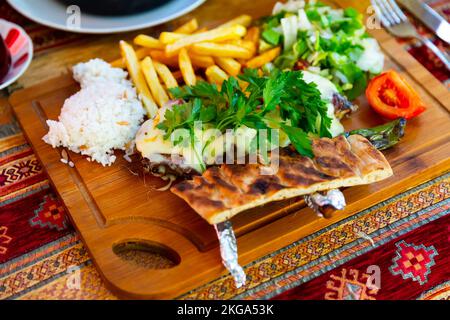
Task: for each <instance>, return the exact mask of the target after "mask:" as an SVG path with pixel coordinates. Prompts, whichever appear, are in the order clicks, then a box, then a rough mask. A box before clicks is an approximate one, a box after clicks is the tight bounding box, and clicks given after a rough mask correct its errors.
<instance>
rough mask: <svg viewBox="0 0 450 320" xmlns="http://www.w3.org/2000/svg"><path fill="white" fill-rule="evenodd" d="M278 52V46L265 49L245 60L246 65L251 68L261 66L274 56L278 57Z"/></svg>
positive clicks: (279, 50)
mask: <svg viewBox="0 0 450 320" xmlns="http://www.w3.org/2000/svg"><path fill="white" fill-rule="evenodd" d="M280 52H281V49H280V47H276V48H273V49H270V50H268V51H265V52H264V53H262V54H260V55H259V56H256V57H254V58H253V59H251V60H249V61H247V64H246V67H247V68H251V69H255V68H259V67H262V66H263V65H265V64H266V63H269V62H271V61H273V60H274V59H275V58H276V57H278V56H279V55H280Z"/></svg>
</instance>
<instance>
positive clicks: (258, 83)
mask: <svg viewBox="0 0 450 320" xmlns="http://www.w3.org/2000/svg"><path fill="white" fill-rule="evenodd" d="M239 79H240V80H241V81H243V82H246V83H247V84H248V86H247V87H246V89H245V90H243V89H242V88H241V87H240V85H239V81H238V79H236V78H234V77H230V78H229V79H228V80H227V81H224V82H223V84H222V87H221V89H220V90H219V89H218V88H217V86H216V85H214V84H210V83H207V82H199V83H198V84H197V85H195V86H185V87H182V88H174V89H171V93H172V95H173V96H174V97H175V98H176V99H182V100H183V101H184V103H183V104H180V105H175V106H173V108H172V109H169V110H167V111H166V113H165V119H164V120H163V121H162V122H161V123H160V124H158V128H159V129H161V130H163V131H165V136H164V138H165V139H168V138H169V137H170V136H171V134H172V133H173V132H174V131H175V130H176V129H181V128H183V129H188V130H189V132H191V134H192V135H195V132H194V123H195V122H196V121H201V122H202V123H203V125H206V124H207V125H209V126H210V127H214V128H216V129H218V130H220V131H222V132H225V130H227V129H237V128H239V127H241V126H243V125H245V126H247V127H249V128H253V129H256V130H257V129H269V128H280V130H282V131H283V132H284V133H285V134H286V135H287V136H288V137H289V140H290V141H291V143H292V144H293V146H294V147H295V148H296V150H297V151H298V152H299V153H300V154H301V155H304V156H307V157H312V156H313V153H312V146H311V139H312V138H314V137H331V133H330V126H331V119H330V118H329V117H328V116H327V105H326V102H325V101H323V100H322V98H321V93H320V91H319V90H318V89H317V86H316V85H315V84H314V83H306V82H305V81H304V80H303V74H302V72H301V71H279V70H277V69H275V70H273V71H272V72H271V73H270V74H269V75H262V76H261V75H259V74H258V71H257V70H253V69H246V70H245V71H244V73H243V74H242V75H240V76H239ZM274 112H278V113H279V115H280V116H279V117H276V118H274V117H273V116H272V115H273V113H274Z"/></svg>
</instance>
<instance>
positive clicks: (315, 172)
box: [171, 135, 392, 224]
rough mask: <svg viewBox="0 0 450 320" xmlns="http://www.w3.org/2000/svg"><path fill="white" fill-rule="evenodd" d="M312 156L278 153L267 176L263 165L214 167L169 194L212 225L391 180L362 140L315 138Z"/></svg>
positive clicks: (381, 158)
mask: <svg viewBox="0 0 450 320" xmlns="http://www.w3.org/2000/svg"><path fill="white" fill-rule="evenodd" d="M313 153H314V156H315V157H314V158H313V159H310V158H307V157H303V156H300V155H299V154H297V153H296V152H292V149H291V148H285V149H283V150H280V153H279V155H278V160H279V168H278V171H277V172H276V174H275V175H263V174H262V173H261V168H262V167H263V166H262V165H261V164H246V165H238V164H236V165H227V164H224V165H222V166H221V167H211V168H209V169H208V170H206V171H205V172H204V173H203V175H202V176H196V177H194V179H193V180H186V181H183V182H181V183H180V184H178V185H176V186H174V187H173V188H172V189H171V190H172V192H173V193H175V194H176V195H178V196H179V197H181V198H183V199H184V200H185V201H186V202H187V203H188V204H189V205H190V206H191V207H192V208H193V209H194V210H195V211H197V213H198V214H200V215H201V216H202V217H203V218H204V219H205V220H207V221H208V222H209V223H210V224H217V223H220V222H223V221H226V220H228V219H230V218H231V217H233V216H234V215H236V214H238V213H239V212H242V211H244V210H247V209H251V208H254V207H257V206H260V205H262V204H265V203H269V202H272V201H278V200H283V199H288V198H293V197H298V196H301V195H305V194H311V193H314V192H317V191H324V190H329V189H336V188H340V187H349V186H353V185H360V184H369V183H373V182H376V181H380V180H383V179H386V178H388V177H390V176H391V175H392V169H391V167H390V165H389V163H388V162H387V160H386V159H385V157H384V156H383V154H382V153H381V152H380V151H378V150H377V149H376V148H375V147H374V146H372V144H371V143H370V142H369V141H368V140H367V139H366V138H364V137H362V136H359V135H353V136H350V137H349V138H345V137H344V136H339V137H336V138H334V139H328V138H322V139H316V140H314V141H313Z"/></svg>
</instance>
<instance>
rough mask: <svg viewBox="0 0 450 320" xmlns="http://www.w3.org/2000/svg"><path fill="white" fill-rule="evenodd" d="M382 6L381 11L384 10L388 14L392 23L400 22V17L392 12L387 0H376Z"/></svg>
mask: <svg viewBox="0 0 450 320" xmlns="http://www.w3.org/2000/svg"><path fill="white" fill-rule="evenodd" d="M376 1H377V2H378V4H379V6H380V8H381V11H383V13H384V15H385V16H386V19H388V20H389V22H390V23H391V25H393V26H394V25H396V24H399V23H400V19H399V18H398V17H397V19H396V18H395V16H394V15H393V14H392V9H391V8H389V7H388V5H387V3H386V0H376Z"/></svg>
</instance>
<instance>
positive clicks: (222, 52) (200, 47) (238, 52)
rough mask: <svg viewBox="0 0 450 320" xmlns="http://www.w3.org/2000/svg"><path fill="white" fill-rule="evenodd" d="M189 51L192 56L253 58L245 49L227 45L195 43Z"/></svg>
mask: <svg viewBox="0 0 450 320" xmlns="http://www.w3.org/2000/svg"><path fill="white" fill-rule="evenodd" d="M190 51H191V52H192V53H194V54H199V55H208V56H213V57H228V58H242V59H250V58H251V57H252V56H253V54H252V52H251V51H250V50H248V49H247V48H244V47H240V46H237V45H234V44H229V43H213V42H202V43H196V44H194V45H192V46H191V49H190Z"/></svg>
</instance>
